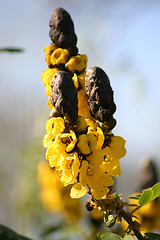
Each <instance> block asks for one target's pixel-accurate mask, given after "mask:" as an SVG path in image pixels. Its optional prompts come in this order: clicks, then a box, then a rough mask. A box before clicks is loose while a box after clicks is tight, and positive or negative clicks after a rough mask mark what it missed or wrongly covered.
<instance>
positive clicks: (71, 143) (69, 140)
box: [59, 130, 77, 152]
mask: <svg viewBox="0 0 160 240" xmlns="http://www.w3.org/2000/svg"><path fill="white" fill-rule="evenodd" d="M59 137H60V138H61V141H62V143H64V144H65V145H66V152H71V151H72V150H73V148H74V147H75V145H76V142H77V137H76V134H75V133H74V132H73V131H72V130H70V133H63V134H60V135H59Z"/></svg>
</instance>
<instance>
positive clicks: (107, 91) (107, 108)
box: [85, 67, 116, 125]
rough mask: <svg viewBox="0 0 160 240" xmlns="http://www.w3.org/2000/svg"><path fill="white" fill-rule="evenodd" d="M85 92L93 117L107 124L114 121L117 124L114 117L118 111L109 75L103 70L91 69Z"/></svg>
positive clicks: (87, 76)
mask: <svg viewBox="0 0 160 240" xmlns="http://www.w3.org/2000/svg"><path fill="white" fill-rule="evenodd" d="M85 90H86V94H87V98H88V104H89V106H90V112H91V115H92V116H93V117H94V118H96V119H97V120H99V121H100V122H103V123H106V124H107V123H108V122H109V120H111V119H112V122H114V124H115V123H116V122H115V120H113V117H112V115H113V114H114V112H115V111H116V105H115V103H114V100H113V90H112V88H111V85H110V81H109V78H108V76H107V74H106V73H105V72H104V71H103V70H102V69H101V68H99V67H91V68H90V69H88V71H87V72H86V76H85ZM114 124H113V125H114ZM111 125H112V124H111Z"/></svg>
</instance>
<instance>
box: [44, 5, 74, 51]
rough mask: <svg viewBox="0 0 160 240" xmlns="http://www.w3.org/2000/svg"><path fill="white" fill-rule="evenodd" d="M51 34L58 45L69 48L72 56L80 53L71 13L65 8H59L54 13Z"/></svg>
mask: <svg viewBox="0 0 160 240" xmlns="http://www.w3.org/2000/svg"><path fill="white" fill-rule="evenodd" d="M49 26H50V32H49V36H50V38H51V40H52V41H53V43H54V44H56V46H57V47H60V48H65V49H68V51H69V53H70V56H73V55H76V54H77V53H78V48H77V47H76V44H77V36H76V34H75V31H74V24H73V21H72V19H71V16H70V15H69V13H68V12H67V11H66V10H64V9H63V8H57V9H55V11H54V12H53V13H52V16H51V20H50V22H49Z"/></svg>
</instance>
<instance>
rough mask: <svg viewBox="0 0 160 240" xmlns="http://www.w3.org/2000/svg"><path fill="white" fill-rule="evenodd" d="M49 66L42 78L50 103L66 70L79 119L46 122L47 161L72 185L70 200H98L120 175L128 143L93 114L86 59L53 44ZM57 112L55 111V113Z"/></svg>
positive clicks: (48, 53)
mask: <svg viewBox="0 0 160 240" xmlns="http://www.w3.org/2000/svg"><path fill="white" fill-rule="evenodd" d="M44 51H45V53H46V58H45V59H46V62H47V64H48V66H49V68H47V69H46V70H44V72H43V73H42V76H41V79H42V81H43V83H44V85H45V87H46V94H47V95H48V96H49V100H48V106H49V108H50V109H51V110H52V111H53V112H54V110H55V109H54V107H53V105H52V104H51V92H52V88H51V81H52V78H53V76H54V74H55V73H56V72H58V71H60V70H63V71H67V72H69V74H70V75H71V76H72V80H73V82H74V85H75V87H76V89H77V98H78V118H77V120H76V122H75V123H74V125H73V124H71V123H70V122H69V121H68V120H67V119H66V118H65V117H60V116H56V115H51V118H50V119H49V120H48V121H47V125H46V131H47V134H46V135H45V137H44V140H43V144H44V147H46V148H47V150H46V159H47V160H48V161H49V165H50V167H51V168H54V169H55V171H56V173H57V174H58V175H59V177H60V180H61V182H62V183H63V184H64V186H68V185H70V184H71V185H72V188H71V193H70V195H71V197H72V198H80V197H83V196H84V195H85V194H86V193H87V192H88V193H90V194H92V196H93V197H94V198H96V199H102V198H104V197H105V196H106V195H107V193H108V191H109V189H108V187H110V186H112V185H113V184H114V181H113V179H112V176H114V177H117V176H119V175H120V173H121V169H120V165H119V159H120V158H122V157H123V156H124V155H125V153H126V149H125V147H124V145H125V140H124V139H123V138H121V137H119V136H114V135H113V134H112V132H110V130H109V128H108V126H107V124H106V125H105V124H104V123H103V124H102V123H100V122H98V121H96V119H94V118H93V117H91V114H90V107H89V105H88V101H87V95H86V91H85V74H86V71H85V69H86V67H87V56H86V55H80V54H78V55H76V56H71V57H70V56H69V52H68V50H67V49H62V48H56V46H55V45H54V44H53V45H50V46H47V47H46V48H45V49H44ZM55 111H56V110H55Z"/></svg>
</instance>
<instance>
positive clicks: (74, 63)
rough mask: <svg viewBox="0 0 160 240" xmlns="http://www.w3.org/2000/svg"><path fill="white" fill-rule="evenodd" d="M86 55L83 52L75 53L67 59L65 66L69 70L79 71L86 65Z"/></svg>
mask: <svg viewBox="0 0 160 240" xmlns="http://www.w3.org/2000/svg"><path fill="white" fill-rule="evenodd" d="M87 61H88V59H87V56H86V55H85V54H82V55H76V56H73V57H71V58H70V59H69V61H68V62H67V64H66V67H67V68H68V70H69V71H75V70H77V71H78V72H81V71H82V70H84V69H85V68H86V67H87Z"/></svg>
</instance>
